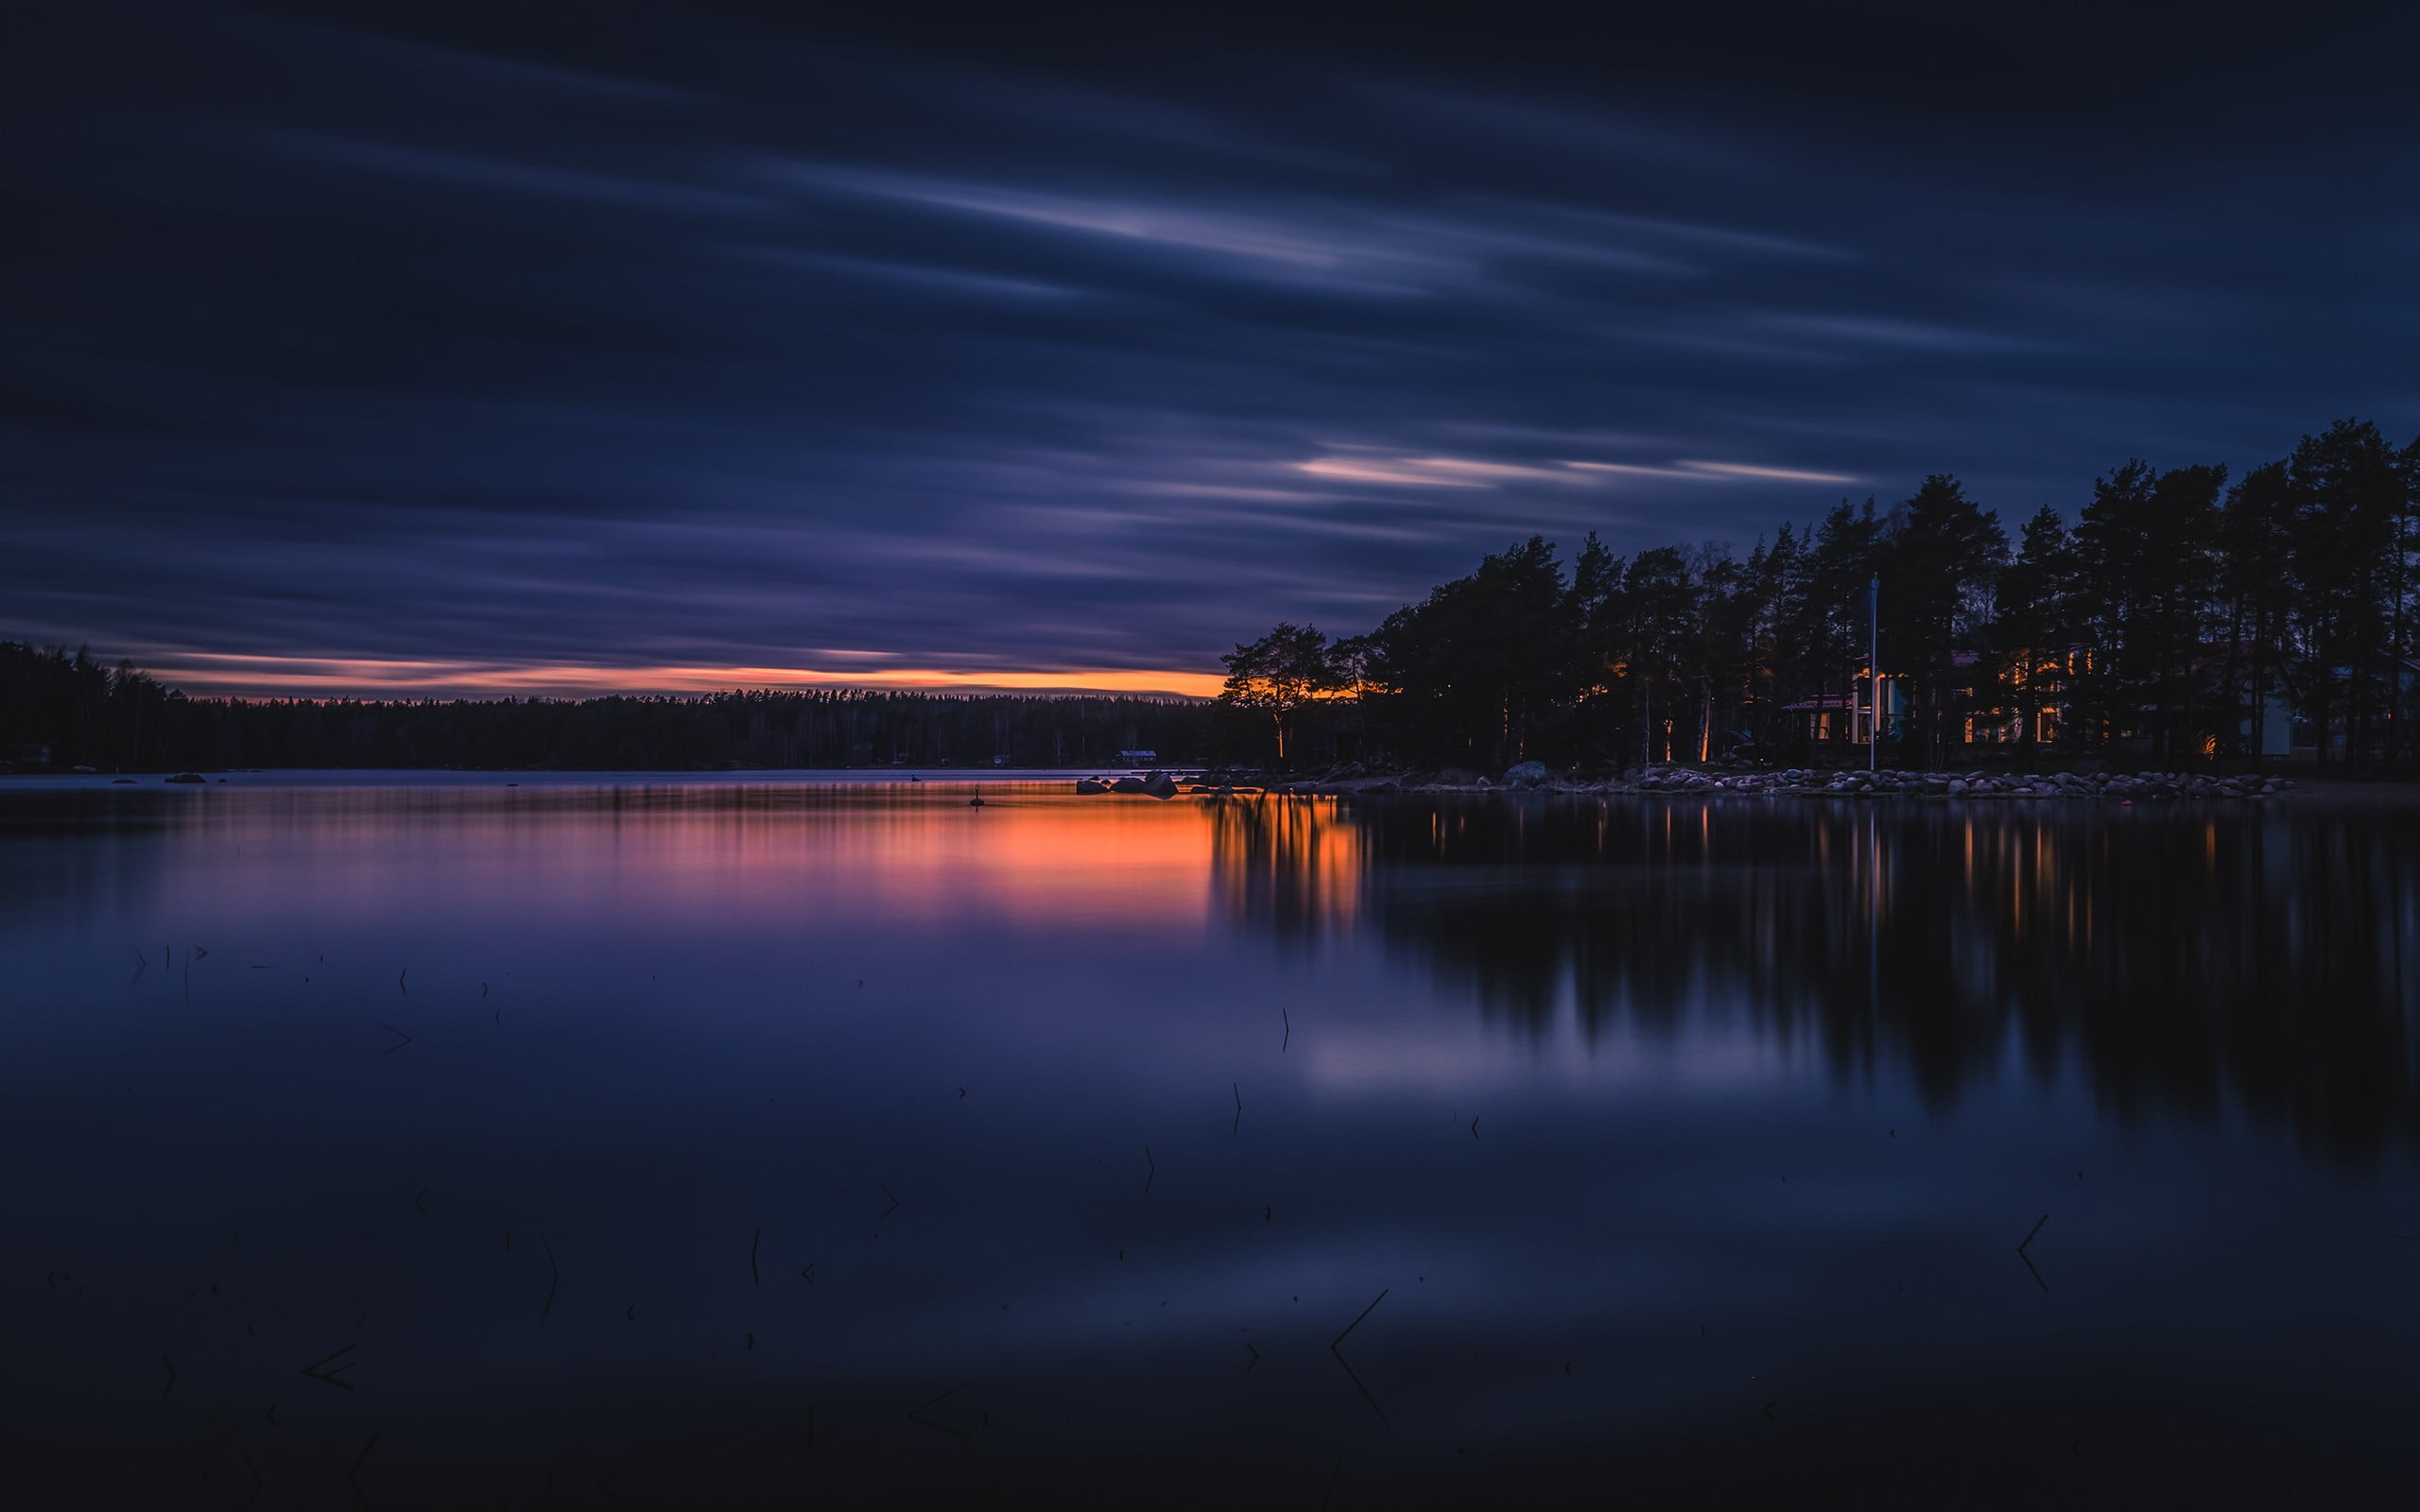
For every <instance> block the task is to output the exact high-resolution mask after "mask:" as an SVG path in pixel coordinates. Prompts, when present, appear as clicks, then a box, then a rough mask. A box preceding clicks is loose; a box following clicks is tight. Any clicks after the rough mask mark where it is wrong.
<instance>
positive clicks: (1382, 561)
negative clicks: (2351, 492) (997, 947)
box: [0, 0, 2420, 696]
mask: <svg viewBox="0 0 2420 1512" xmlns="http://www.w3.org/2000/svg"><path fill="white" fill-rule="evenodd" d="M840 10H846V11H848V12H850V13H849V14H846V15H839V14H821V15H818V14H816V13H817V12H838V11H840ZM1989 10H1990V13H1985V11H1986V8H1969V7H1949V6H1941V5H1937V4H1936V5H1925V6H1915V5H1899V4H1878V3H1875V0H1850V3H1842V4H1838V5H1830V6H1808V5H1805V4H1789V5H1781V4H1770V3H1758V4H1746V5H1733V6H1721V5H1711V4H1709V5H1690V6H1681V5H1664V4H1655V5H1627V6H1599V7H1582V6H1571V7H1561V8H1553V9H1520V8H1507V7H1484V8H1482V7H1475V6H1469V7H1443V6H1420V5H1414V4H1409V3H1407V4H1402V5H1397V6H1393V7H1388V8H1384V9H1365V10H1360V11H1346V10H1322V9H1317V8H1308V7H1289V8H1282V9H1268V10H1258V9H1253V8H1249V7H1233V8H1230V7H1221V8H1201V10H1200V12H1199V14H1198V17H1197V18H1196V19H1193V20H1189V21H1186V20H1176V19H1171V18H1172V15H1173V14H1174V13H1173V12H1170V11H1168V10H1167V9H1165V8H1147V7H1129V8H1124V9H1115V10H1112V9H1102V10H1098V11H1093V12H1089V13H1085V12H1076V11H1056V10H1050V9H1042V8H1033V7H990V8H985V9H978V10H967V11H953V10H949V9H937V8H931V7H924V6H918V5H913V4H895V5H886V6H880V7H871V6H870V7H854V8H819V7H792V6H771V5H766V6H747V5H734V4H712V3H694V4H683V5H678V6H673V5H662V6H648V5H609V4H596V5H582V6H577V7H572V6H559V5H549V4H535V5H522V6H498V5H483V6H475V7H465V6H455V5H449V4H440V3H423V4H417V5H408V6H405V5H393V6H389V5H384V4H379V3H373V0H364V3H359V4H353V5H347V6H344V7H342V8H332V7H307V6H293V5H273V4H272V5H258V6H250V7H238V6H229V5H210V4H179V5H173V6H166V5H163V6H150V5H140V4H130V3H125V0H86V3H80V4H78V5H76V6H70V7H52V8H47V9H46V10H45V11H43V12H41V13H36V14H33V15H31V16H30V17H27V18H21V20H20V21H19V22H17V23H12V26H13V27H14V29H15V31H16V35H15V36H14V38H13V39H12V42H11V43H10V45H9V48H8V49H7V53H6V58H5V60H0V101H5V103H0V112H5V114H0V121H5V129H6V130H7V132H8V138H7V139H8V141H9V143H10V148H9V151H8V152H6V153H5V154H0V193H5V196H6V199H5V201H0V202H4V203H6V204H7V205H8V206H9V214H8V215H7V216H6V226H7V230H6V234H5V235H0V637H5V638H14V639H30V640H33V641H37V642H43V643H53V642H55V643H61V644H68V645H75V644H90V645H91V646H92V647H93V648H94V651H95V654H96V655H100V656H102V657H105V658H107V659H110V660H112V661H113V660H115V659H116V658H118V657H121V656H125V657H131V658H133V659H134V660H135V661H136V662H138V663H139V664H142V665H145V666H147V667H149V668H152V669H153V670H155V671H157V672H158V673H160V674H161V675H162V676H163V677H164V679H166V680H169V681H170V682H172V683H175V684H177V685H180V686H183V687H186V688H188V689H191V690H193V691H197V692H203V691H209V692H240V693H246V694H267V693H291V694H300V695H306V696H328V695H334V694H384V695H419V694H429V693H442V694H454V693H463V692H469V693H475V694H512V695H536V694H544V695H567V694H568V695H578V694H585V693H600V692H613V691H700V690H704V689H711V688H717V687H729V686H735V685H748V686H802V685H813V684H816V683H826V682H837V683H849V684H863V685H875V684H887V685H925V686H942V687H961V688H980V687H1041V688H1060V687H1068V688H1072V687H1084V688H1101V689H1112V690H1118V691H1150V690H1159V691H1170V692H1193V693H1200V692H1207V691H1213V690H1215V687H1216V683H1217V676H1218V672H1219V662H1218V657H1219V653H1220V652H1222V651H1226V650H1229V649H1231V648H1232V647H1233V646H1234V645H1235V644H1236V643H1237V642H1240V641H1245V640H1249V639H1252V638H1253V637H1254V636H1256V635H1257V634H1259V633H1260V632H1261V631H1263V630H1265V629H1266V628H1267V627H1269V626H1270V625H1271V624H1273V623H1275V622H1276V621H1279V620H1291V621H1296V622H1301V621H1305V620H1308V621H1312V622H1316V623H1317V624H1318V625H1320V626H1321V627H1322V628H1325V629H1328V630H1330V631H1332V632H1336V633H1350V632H1355V631H1358V630H1361V629H1365V628H1368V627H1371V626H1373V625H1374V624H1375V623H1376V622H1377V621H1378V620H1380V619H1382V618H1383V617H1384V616H1385V615H1386V614H1388V613H1389V612H1391V611H1392V610H1394V609H1395V608H1397V607H1399V606H1400V605H1402V604H1404V603H1406V602H1409V601H1412V600H1416V599H1418V598H1420V597H1421V596H1423V595H1424V594H1425V593H1426V591H1427V590H1428V588H1429V587H1430V586H1431V585H1433V584H1435V583H1437V582H1440V581H1443V580H1444V579H1446V578H1448V577H1452V576H1458V575H1460V574H1461V573H1463V572H1467V571H1468V570H1469V569H1470V568H1471V567H1472V566H1473V565H1474V564H1475V563H1476V561H1477V559H1478V557H1479V556H1480V555H1481V554H1482V553H1485V552H1489V551H1497V550H1502V549H1504V548H1505V547H1506V546H1508V545H1510V544H1512V543H1513V542H1514V541H1518V540H1520V539H1523V538H1525V537H1527V536H1529V535H1531V534H1542V535H1544V536H1546V537H1547V539H1549V540H1552V541H1557V542H1559V543H1561V544H1562V545H1563V546H1564V549H1565V550H1566V552H1568V551H1569V550H1571V549H1573V548H1576V547H1577V545H1578V544H1579V542H1580V541H1581V540H1582V537H1583V536H1584V535H1585V534H1586V533H1587V532H1589V531H1591V530H1594V531H1596V532H1598V533H1599V535H1600V536H1601V537H1602V538H1603V539H1604V540H1605V541H1606V542H1607V543H1608V544H1609V545H1610V546H1612V547H1613V548H1614V549H1615V550H1616V551H1617V552H1625V553H1627V552H1631V551H1635V550H1638V549H1641V548H1644V547H1648V546H1652V545H1657V544H1663V543H1667V542H1673V541H1679V542H1688V543H1694V542H1701V541H1727V542H1730V543H1732V544H1733V545H1734V546H1736V547H1737V548H1738V549H1741V550H1745V549H1746V548H1747V547H1749V546H1751V545H1752V544H1753V543H1754V542H1755V540H1756V539H1757V538H1758V537H1759V536H1761V535H1767V534H1769V533H1770V532H1771V531H1772V528H1773V527H1774V526H1775V525H1777V524H1780V523H1781V522H1783V521H1785V520H1792V521H1797V522H1799V523H1801V524H1804V523H1806V522H1807V521H1809V520H1811V519H1813V518H1815V517H1817V516H1819V515H1820V514H1821V513H1822V512H1823V511H1824V509H1826V508H1828V507H1830V506H1832V505H1833V504H1835V503H1837V502H1838V501H1839V500H1841V498H1844V497H1845V498H1850V499H1855V500H1862V499H1864V498H1865V497H1867V496H1869V495H1872V496H1874V497H1876V498H1877V499H1879V500H1880V501H1882V503H1883V504H1885V505H1886V506H1887V505H1888V504H1889V503H1890V502H1892V501H1893V500H1894V499H1897V498H1901V497H1905V496H1906V495H1907V494H1908V493H1909V492H1910V491H1912V490H1913V489H1914V488H1915V486H1916V485H1917V484H1918V483H1919V482H1920V481H1921V480H1922V478H1923V476H1924V475H1925V474H1927V473H1928V472H1954V473H1956V474H1958V475H1959V476H1960V477H1961V478H1962V479H1963V480H1964V481H1965V482H1966V484H1967V486H1968V489H1969V491H1970V492H1972V493H1973V494H1974V495H1976V496H1977V497H1978V498H1979V499H1980V500H1981V501H1982V502H1983V503H1985V504H1986V505H1988V506H1990V507H1995V508H1997V510H1998V511H1999V512H2000V513H2001V515H2002V516H2003V518H2004V519H2009V520H2012V521H2014V520H2018V519H2022V518H2023V517H2024V516H2026V515H2028V514H2031V512H2032V511H2033V510H2034V509H2035V508H2037V507H2040V506H2041V505H2043V504H2051V505H2056V506H2058V507H2062V508H2065V509H2068V510H2070V511H2072V510H2073V508H2074V507H2077V506H2079V505H2080V504H2081V503H2083V501H2084V500H2085V499H2087V498H2088V497H2089V495H2090V489H2091V483H2092V480H2093V478H2094V477H2095V476H2096V475H2097V474H2099V473H2100V472H2105V471H2107V470H2108V469H2110V468H2111V467H2113V466H2115V465H2116V464H2118V463H2119V462H2121V461H2123V460H2125V459H2126V458H2128V457H2130V456H2141V457H2144V458H2146V459H2148V460H2151V461H2152V462H2153V463H2155V464H2158V465H2162V466H2175V465H2182V464H2185V463H2187V462H2204V461H2217V462H2225V463H2228V464H2230V465H2232V466H2235V467H2237V468H2238V469H2240V468H2241V467H2243V466H2245V465H2247V464H2250V463H2255V462H2258V461H2261V460H2265V459H2267V458H2269V457H2273V456H2275V455H2281V454H2282V453H2283V452H2285V451H2286V450H2287V449H2288V448H2290V446H2291V445H2292V444H2293V442H2294V440H2295V438H2297V437H2299V436H2300V435H2302V434H2304V433H2306V432H2309V431H2316V430H2319V429H2322V428H2324V427H2325V425H2326V424H2327V423H2328V422H2329V421H2332V420H2334V419H2336V418H2338V417H2340V416H2348V415H2352V416H2359V417H2362V418H2366V419H2371V420H2375V421H2377V422H2378V423H2379V424H2380V425H2381V426H2382V427H2384V428H2385V429H2386V430H2387V432H2388V434H2389V435H2390V437H2391V438H2394V439H2395V440H2397V441H2398V442H2399V441H2401V440H2403V439H2406V438H2409V437H2410V436H2411V434H2412V432H2413V431H2414V430H2415V428H2420V364H2415V363H2414V362H2413V361H2412V360H2411V354H2412V352H2414V351H2415V350H2420V288H2416V287H2415V280H2414V279H2413V276H2412V274H2413V270H2414V268H2415V266H2420V166H2415V165H2420V112H2413V111H2412V110H2411V108H2410V104H2409V101H2410V97H2411V82H2410V77H2409V69H2410V60H2411V58H2412V57H2414V56H2420V48H2415V47H2414V45H2413V44H2414V43H2415V42H2420V23H2415V21H2414V20H2413V18H2412V13H2411V9H2407V8H2400V7H2394V6H2382V5H2342V4H2332V3H2326V0H2319V3H2310V4H2300V5H2293V6H2278V7H2258V8H2230V7H2222V6H2221V7H2204V8H2200V9H2197V10H2195V11H2194V12H2193V16H2192V19H2191V20H2190V21H2189V22H2188V21H2187V20H2186V19H2185V18H2183V17H2181V16H2179V15H2178V14H2176V13H2175V12H2176V8H2168V7H2162V8H2157V9H2153V8H2150V7H2145V8H2141V9H2127V8H2123V7H2111V6H2106V5H2078V4H2069V3H2067V0H2051V3H2048V4H2042V5H2031V6H2027V7H2021V8H2020V7H2010V8H1989ZM1970 12H1971V13H1970ZM810 16H811V17H813V18H814V19H811V20H808V19H802V17H810Z"/></svg>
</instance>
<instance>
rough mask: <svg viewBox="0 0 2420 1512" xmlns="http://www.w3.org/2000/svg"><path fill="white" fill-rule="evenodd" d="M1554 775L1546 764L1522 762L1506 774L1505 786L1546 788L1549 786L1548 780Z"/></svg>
mask: <svg viewBox="0 0 2420 1512" xmlns="http://www.w3.org/2000/svg"><path fill="white" fill-rule="evenodd" d="M1553 775H1554V774H1553V773H1552V772H1549V771H1547V764H1546V763H1544V762H1522V763H1520V764H1518V765H1515V766H1513V768H1512V769H1511V770H1510V771H1507V772H1506V773H1505V774H1504V785H1505V786H1507V787H1523V788H1526V787H1544V786H1546V785H1547V779H1548V778H1550V777H1552V776H1553Z"/></svg>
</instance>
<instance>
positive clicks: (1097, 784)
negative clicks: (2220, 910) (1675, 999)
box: [1076, 762, 2296, 803]
mask: <svg viewBox="0 0 2420 1512" xmlns="http://www.w3.org/2000/svg"><path fill="white" fill-rule="evenodd" d="M2295 787H2296V783H2295V782H2294V780H2293V779H2291V778H2288V777H2276V776H2269V775H2261V774H2246V775H2240V776H2232V777H2220V776H2213V775H2210V774H2206V773H2199V772H2108V771H2082V770H2080V771H2066V772H2039V773H2029V774H2018V773H2006V772H1989V773H1977V772H1924V771H1905V770H1899V769H1894V768H1887V767H1886V768H1884V769H1882V770H1880V771H1824V770H1818V769H1815V768H1812V767H1790V768H1786V769H1782V770H1772V771H1738V772H1719V771H1701V770H1699V769H1698V768H1696V767H1689V766H1643V767H1634V768H1632V769H1630V770H1628V771H1625V772H1622V773H1621V774H1619V775H1617V776H1612V777H1603V778H1590V777H1582V776H1575V775H1572V774H1568V773H1559V772H1556V771H1553V770H1551V769H1550V768H1548V767H1547V765H1544V764H1543V763H1540V762H1523V763H1521V764H1519V765H1516V766H1514V767H1513V768H1512V769H1511V770H1509V771H1507V772H1506V773H1504V775H1503V776H1502V777H1501V778H1499V779H1494V780H1491V779H1489V778H1488V777H1486V776H1484V775H1483V774H1479V773H1474V772H1464V771H1450V770H1449V771H1443V772H1392V773H1387V772H1370V771H1367V770H1364V769H1359V768H1357V767H1354V766H1347V767H1344V768H1340V769H1339V770H1336V771H1332V772H1328V773H1324V774H1322V775H1320V776H1317V777H1293V776H1271V775H1267V774H1260V773H1239V772H1205V773H1203V774H1201V776H1200V777H1198V778H1196V779H1193V780H1190V781H1186V782H1179V781H1178V780H1177V779H1176V778H1175V777H1173V776H1172V775H1170V774H1168V773H1166V772H1153V773H1150V774H1149V775H1148V776H1146V777H1139V778H1138V777H1127V778H1120V779H1117V780H1115V781H1111V780H1108V779H1102V778H1087V779H1085V780H1083V781H1081V782H1078V783H1077V784H1076V791H1077V792H1079V793H1132V794H1141V795H1143V796H1145V797H1150V798H1158V799H1169V798H1174V797H1176V796H1177V794H1178V793H1180V792H1184V793H1189V794H1195V795H1201V796H1207V797H1214V798H1216V797H1248V796H1253V795H1256V794H1264V793H1270V794H1279V795H1322V796H1333V797H1376V796H1381V795H1385V794H1390V793H1454V794H1474V793H1568V794H1598V795H1607V794H1625V795H1633V794H1634V795H1639V796H1643V797H1652V796H1658V795H1661V796H1667V797H1687V798H1716V797H1722V796H1726V795H1732V796H1740V797H1754V798H1945V799H2070V800H2075V799H2114V800H2117V801H2119V802H2127V803H2131V802H2134V801H2135V800H2137V799H2142V800H2151V799H2241V800H2257V799H2270V798H2275V797H2278V796H2280V795H2281V794H2284V793H2288V792H2290V791H2293V790H2294V789H2295Z"/></svg>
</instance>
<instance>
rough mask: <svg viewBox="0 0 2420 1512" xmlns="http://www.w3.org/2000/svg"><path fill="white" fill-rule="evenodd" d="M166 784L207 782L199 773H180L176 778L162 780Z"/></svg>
mask: <svg viewBox="0 0 2420 1512" xmlns="http://www.w3.org/2000/svg"><path fill="white" fill-rule="evenodd" d="M160 781H162V782H203V781H206V779H204V778H203V777H202V775H201V774H200V773H199V772H179V773H178V774H177V775H176V776H174V777H164V778H162V779H160Z"/></svg>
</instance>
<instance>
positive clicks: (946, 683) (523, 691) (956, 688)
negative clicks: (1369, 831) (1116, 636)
mask: <svg viewBox="0 0 2420 1512" xmlns="http://www.w3.org/2000/svg"><path fill="white" fill-rule="evenodd" d="M837 655H839V656H850V657H855V656H879V655H881V653H869V652H841V653H837ZM146 670H147V671H149V672H150V673H152V675H153V676H155V677H157V678H159V679H161V680H162V681H164V682H166V683H168V684H170V685H171V686H174V687H178V688H182V689H183V690H185V691H186V692H189V693H199V694H209V695H214V696H223V697H254V698H333V697H342V696H374V697H384V698H399V697H420V696H432V697H434V696H445V697H475V696H483V695H484V696H496V697H502V696H514V697H538V696H602V695H610V694H629V695H643V694H666V693H722V692H728V691H730V690H733V689H736V688H772V689H808V688H866V689H873V690H881V691H896V692H920V691H921V692H928V693H1070V694H1075V693H1106V694H1166V695H1171V696H1179V697H1188V698H1209V697H1215V696H1217V695H1218V693H1219V688H1221V687H1222V686H1224V684H1225V680H1226V679H1224V678H1223V677H1221V676H1219V674H1217V673H1211V672H1178V671H1136V670H1133V669H1132V668H1125V669H1117V670H1110V669H1085V670H1081V671H1058V672H1011V671H983V672H962V671H957V670H953V669H950V668H945V667H888V668H883V669H880V670H875V669H873V668H867V669H865V670H862V671H847V672H834V671H826V670H824V669H821V668H818V667H744V666H727V667H717V666H595V665H587V664H581V663H554V664H511V663H504V662H413V661H403V660H388V659H374V658H356V657H285V656H242V655H235V654H232V653H200V652H196V653H162V654H160V655H156V656H154V657H151V658H150V659H148V663H147V667H146Z"/></svg>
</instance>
